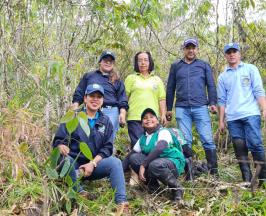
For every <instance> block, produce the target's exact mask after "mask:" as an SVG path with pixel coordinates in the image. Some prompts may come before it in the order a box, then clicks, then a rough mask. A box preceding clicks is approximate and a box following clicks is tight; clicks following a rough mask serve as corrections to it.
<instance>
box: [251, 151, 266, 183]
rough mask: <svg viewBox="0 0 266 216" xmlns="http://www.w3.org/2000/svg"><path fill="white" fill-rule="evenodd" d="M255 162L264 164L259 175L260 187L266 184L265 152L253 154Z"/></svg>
mask: <svg viewBox="0 0 266 216" xmlns="http://www.w3.org/2000/svg"><path fill="white" fill-rule="evenodd" d="M252 156H253V160H254V161H255V162H256V161H258V162H263V163H264V164H260V165H261V170H260V173H259V187H260V186H262V185H263V183H266V164H265V163H266V160H265V154H264V152H252Z"/></svg>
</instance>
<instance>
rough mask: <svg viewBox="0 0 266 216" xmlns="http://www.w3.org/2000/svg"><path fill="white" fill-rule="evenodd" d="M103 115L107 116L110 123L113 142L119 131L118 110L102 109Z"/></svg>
mask: <svg viewBox="0 0 266 216" xmlns="http://www.w3.org/2000/svg"><path fill="white" fill-rule="evenodd" d="M102 112H103V114H105V115H107V116H108V117H109V119H110V120H111V122H112V125H113V129H114V131H113V134H112V137H113V141H115V137H116V132H117V131H118V129H119V108H118V107H110V108H102Z"/></svg>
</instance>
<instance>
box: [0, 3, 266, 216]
mask: <svg viewBox="0 0 266 216" xmlns="http://www.w3.org/2000/svg"><path fill="white" fill-rule="evenodd" d="M222 2H225V1H211V0H200V1H195V0H191V1H184V0H170V1H169V0H168V1H166V0H162V1H158V0H132V1H130V2H129V3H126V2H124V1H115V0H99V1H93V0H84V1H76V0H72V1H56V0H54V1H50V0H30V1H17V0H9V1H6V0H4V1H1V3H0V12H1V13H0V25H1V28H0V29H1V30H0V56H1V57H0V157H1V161H0V215H10V214H17V215H56V214H57V215H67V214H68V215H78V214H79V215H83V214H84V215H108V214H109V215H110V214H112V212H114V208H115V205H114V202H113V194H114V192H113V191H112V190H111V189H110V187H109V184H108V183H107V182H106V180H103V181H97V182H87V183H86V187H87V189H88V191H90V193H91V194H92V195H94V198H95V199H94V200H86V199H84V198H82V197H79V196H78V195H77V194H76V193H75V192H74V191H73V189H72V186H73V185H72V182H71V180H70V179H69V177H67V176H68V174H67V172H66V170H67V168H68V166H69V163H66V165H65V168H63V169H62V170H61V171H60V172H59V171H57V169H56V168H57V161H58V158H59V154H58V151H57V150H56V149H55V150H53V151H52V149H51V140H52V137H53V134H54V132H55V129H56V128H57V126H58V124H59V123H60V120H61V122H65V123H67V125H68V126H67V128H68V130H69V131H70V132H71V131H73V130H74V129H75V127H76V125H77V123H78V122H79V123H80V124H81V126H82V127H83V129H84V131H86V133H87V135H89V130H88V128H87V127H86V125H87V124H85V123H84V122H85V120H86V116H84V115H83V114H79V115H76V114H75V113H74V112H71V111H70V112H67V114H66V115H64V114H65V113H66V111H67V110H68V107H69V105H70V104H71V97H72V94H73V92H74V89H75V87H76V86H77V83H78V81H79V79H80V77H81V76H82V74H83V73H85V72H86V71H89V70H91V69H94V68H95V67H97V62H98V59H97V58H98V56H99V55H100V53H101V52H102V51H103V50H105V49H107V48H108V49H112V50H114V51H115V52H116V54H117V59H118V60H117V64H116V69H117V71H118V72H119V73H120V76H121V78H122V79H124V78H125V77H126V76H127V75H128V74H130V73H132V72H133V65H132V58H133V56H134V54H135V53H136V52H137V51H139V50H150V51H151V52H152V56H153V57H154V59H155V72H156V73H157V74H159V75H160V76H161V77H162V78H163V80H166V78H167V76H168V70H169V67H170V64H171V63H172V62H173V61H174V60H175V59H176V58H181V57H182V51H181V50H180V45H181V43H182V41H183V39H184V38H185V37H187V36H196V37H198V38H199V41H200V54H199V57H200V58H202V59H204V60H207V61H208V62H210V64H211V65H212V67H213V70H214V75H215V77H216V78H217V76H218V74H219V73H220V72H221V71H222V70H223V68H224V65H225V62H224V59H223V45H224V44H225V43H227V42H229V41H239V42H240V43H241V47H242V57H243V59H244V60H245V61H247V62H250V63H253V64H255V65H256V66H257V67H258V68H259V69H260V72H261V75H262V77H263V80H264V84H266V65H265V62H266V53H265V50H266V41H265V32H266V25H265V23H266V20H265V18H264V19H263V16H262V15H263V14H265V11H266V3H265V1H255V0H237V1H233V0H228V1H226V3H225V4H222ZM222 5H223V6H225V9H223V8H222ZM250 13H251V14H253V16H252V17H251V18H250V17H249V16H248V14H250ZM261 14H262V15H261ZM62 116H64V117H63V118H61V117H62ZM212 118H213V128H214V133H215V132H216V129H217V117H216V116H212ZM171 124H172V125H173V126H174V122H172V123H171ZM265 130H266V127H265V122H264V127H263V134H264V135H265V134H266V131H265ZM215 138H216V141H217V145H218V146H219V148H220V152H219V155H218V156H219V172H220V178H219V180H218V181H212V180H211V178H210V177H209V176H201V177H200V178H199V179H197V180H196V181H194V182H185V180H184V179H181V181H182V184H183V185H184V186H185V199H184V202H183V203H179V204H176V203H171V202H170V201H169V200H168V197H167V193H168V192H167V190H164V189H163V191H161V192H160V193H158V194H153V195H150V194H147V193H146V192H144V190H143V189H144V186H143V185H140V186H136V187H130V186H128V187H127V190H128V198H129V202H130V209H131V213H132V215H265V214H266V198H265V197H266V196H265V190H263V189H260V190H257V191H256V192H255V194H252V193H251V192H250V189H245V188H243V187H242V186H240V185H239V184H238V183H239V182H240V179H241V177H240V171H239V168H238V166H237V164H236V161H235V159H234V156H233V153H232V148H231V146H230V144H229V142H227V141H229V140H228V137H227V136H218V134H216V136H215ZM227 144H228V148H227V150H226V151H225V150H224V149H222V147H224V146H225V145H227ZM128 147H129V141H128V137H127V132H126V128H123V129H121V130H120V131H119V133H118V136H117V138H116V149H117V151H118V153H119V155H120V157H121V158H123V157H124V155H125V153H126V151H127V148H128ZM193 150H194V152H195V153H196V155H197V159H200V160H201V159H203V158H204V151H202V148H201V145H200V143H199V138H198V137H197V134H196V133H194V147H193ZM81 151H82V152H86V153H85V155H87V157H91V154H90V153H89V152H90V151H89V150H88V149H85V145H82V144H81Z"/></svg>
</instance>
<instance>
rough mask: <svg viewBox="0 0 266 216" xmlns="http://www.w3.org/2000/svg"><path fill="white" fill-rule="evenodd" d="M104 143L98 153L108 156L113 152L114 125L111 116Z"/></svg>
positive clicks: (107, 124) (106, 125) (107, 123)
mask: <svg viewBox="0 0 266 216" xmlns="http://www.w3.org/2000/svg"><path fill="white" fill-rule="evenodd" d="M105 127H106V130H105V134H104V143H103V145H102V146H101V148H100V149H99V151H98V155H100V156H101V157H102V158H107V157H109V156H111V155H112V154H113V125H112V123H111V121H110V120H109V118H108V119H107V122H106V124H105Z"/></svg>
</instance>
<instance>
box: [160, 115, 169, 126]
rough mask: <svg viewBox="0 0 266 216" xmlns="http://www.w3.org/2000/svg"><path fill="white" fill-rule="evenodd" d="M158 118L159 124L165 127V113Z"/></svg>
mask: <svg viewBox="0 0 266 216" xmlns="http://www.w3.org/2000/svg"><path fill="white" fill-rule="evenodd" d="M160 120H161V124H162V125H163V126H164V127H165V126H166V124H167V120H166V115H162V116H161V119H160Z"/></svg>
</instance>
